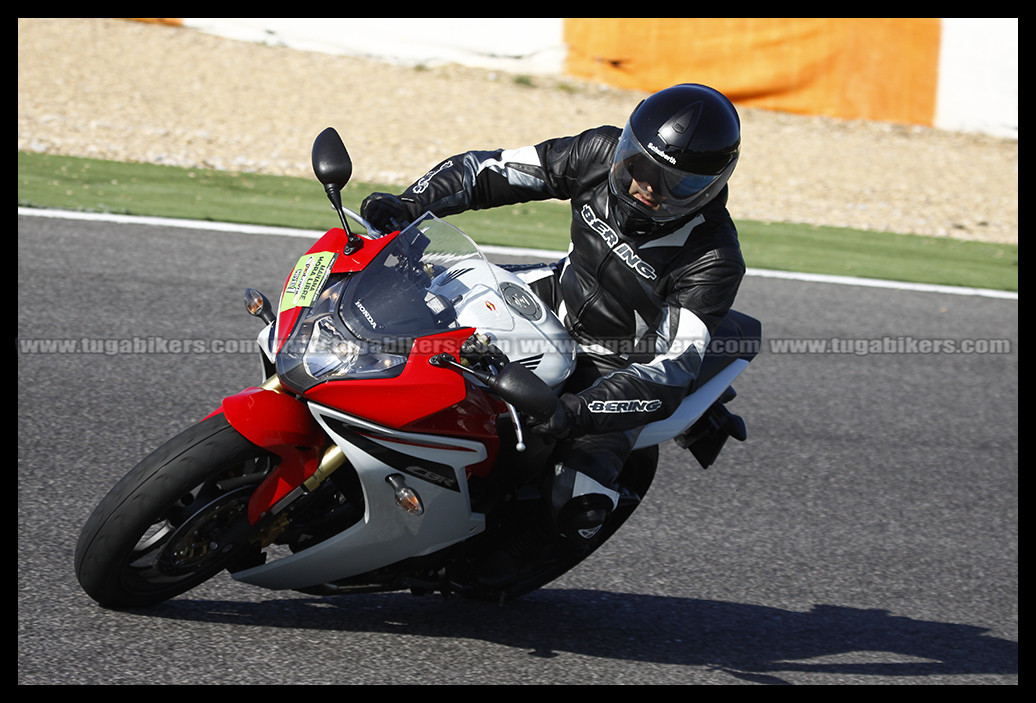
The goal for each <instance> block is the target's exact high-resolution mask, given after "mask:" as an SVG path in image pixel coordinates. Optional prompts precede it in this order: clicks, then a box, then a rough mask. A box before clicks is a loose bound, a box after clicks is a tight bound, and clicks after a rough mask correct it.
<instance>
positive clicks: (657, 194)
mask: <svg viewBox="0 0 1036 703" xmlns="http://www.w3.org/2000/svg"><path fill="white" fill-rule="evenodd" d="M662 158H664V157H662ZM726 175H729V174H727V172H726V169H724V170H722V171H721V172H720V173H714V174H694V173H688V172H686V171H681V170H680V169H678V168H676V167H675V166H668V165H666V164H663V163H660V162H659V160H658V159H656V158H655V157H653V156H651V155H650V154H649V153H648V152H647V150H646V149H645V148H644V147H643V146H641V144H640V142H639V141H638V140H637V138H636V137H635V136H634V135H633V131H632V130H631V129H630V127H629V125H627V126H626V129H624V130H623V131H622V138H621V139H620V140H619V145H618V147H617V149H616V151H615V159H614V161H613V163H612V169H611V173H610V174H609V180H610V184H611V188H612V192H613V193H615V195H617V196H618V197H620V198H622V199H623V200H625V201H626V202H628V203H631V204H632V205H633V206H634V207H636V208H637V209H638V210H640V211H641V212H642V213H644V214H645V215H648V216H649V217H650V218H651V219H653V220H656V221H659V222H662V221H665V220H673V219H676V218H679V217H683V216H684V215H687V214H689V213H691V212H694V211H695V210H697V209H698V208H699V207H701V205H702V204H703V203H704V202H705V201H707V199H708V197H709V188H710V186H712V185H713V184H715V183H716V182H717V181H719V180H720V179H721V178H723V177H724V176H726Z"/></svg>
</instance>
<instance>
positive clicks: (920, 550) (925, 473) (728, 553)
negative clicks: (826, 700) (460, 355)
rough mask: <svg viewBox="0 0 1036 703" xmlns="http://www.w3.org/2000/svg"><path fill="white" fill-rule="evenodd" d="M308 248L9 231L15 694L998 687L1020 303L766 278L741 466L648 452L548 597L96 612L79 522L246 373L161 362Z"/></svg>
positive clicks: (156, 230) (237, 587)
mask: <svg viewBox="0 0 1036 703" xmlns="http://www.w3.org/2000/svg"><path fill="white" fill-rule="evenodd" d="M308 246H309V244H308V243H307V242H305V241H304V240H300V239H297V238H293V237H272V236H255V235H244V234H225V233H214V232H208V231H195V230H189V229H181V228H165V227H158V226H148V225H131V224H111V223H99V222H80V221H69V220H61V219H41V218H33V217H22V216H19V218H18V345H19V348H18V352H17V354H18V356H17V364H18V681H19V683H21V684H299V683H309V684H641V685H643V684H657V685H665V684H668V685H674V684H677V685H679V684H684V685H687V684H699V685H701V684H763V685H768V684H792V685H804V684H1016V683H1017V680H1018V570H1017V565H1018V383H1017V380H1018V375H1017V374H1018V302H1017V300H1010V299H1007V300H1005V299H995V298H986V297H980V296H966V295H949V294H944V293H933V292H917V291H899V290H888V289H881V288H868V287H860V286H844V285H834V284H829V283H817V282H803V281H795V280H777V279H770V278H764V277H758V276H749V277H748V278H747V279H746V280H745V283H744V285H743V287H742V291H741V293H740V296H739V300H738V305H737V307H738V308H739V309H740V310H742V311H744V312H746V313H749V314H751V315H754V316H756V317H758V318H760V319H761V320H762V321H763V330H764V334H765V335H766V337H767V340H768V344H766V345H764V347H763V350H762V352H761V353H760V354H759V356H758V357H757V358H756V360H755V361H754V362H753V364H752V365H751V367H750V368H749V369H748V370H747V371H746V372H745V373H744V374H742V376H741V378H740V379H739V381H738V382H737V383H735V387H736V388H737V390H738V393H739V397H738V398H737V399H736V400H735V401H734V402H733V403H732V404H731V409H732V410H734V411H735V412H738V413H740V414H741V415H742V416H743V417H744V418H745V419H746V421H747V423H748V428H749V438H748V441H746V442H744V443H736V442H730V443H728V446H727V448H726V449H725V451H724V453H723V455H722V456H721V457H720V460H719V462H718V463H717V464H716V465H714V466H713V467H712V468H710V469H708V470H707V471H703V470H702V469H700V468H698V466H697V465H696V464H694V463H693V461H692V460H691V458H690V456H689V455H688V454H687V453H686V452H684V451H683V450H681V449H679V448H678V447H676V446H675V445H672V444H669V445H667V446H665V447H663V450H662V462H661V467H660V469H659V472H658V477H657V479H656V481H655V484H654V486H653V487H652V489H651V492H650V493H649V494H648V496H647V497H646V500H645V502H644V504H643V505H642V506H641V507H640V509H639V510H638V511H637V513H636V514H635V515H634V516H633V518H631V520H630V522H629V523H628V525H627V526H626V527H625V528H624V529H623V530H622V531H621V532H620V533H619V534H618V535H617V536H616V537H615V538H614V539H613V540H612V541H611V542H609V543H608V544H607V545H605V546H604V547H603V548H602V549H601V550H600V551H599V552H598V553H597V554H596V555H594V556H593V557H592V558H591V559H590V560H588V561H587V562H585V563H584V564H582V565H580V566H579V567H578V568H577V569H575V570H574V571H572V572H571V573H569V574H567V575H566V576H564V577H563V578H561V579H560V580H558V581H556V582H555V583H553V584H551V585H550V586H548V587H547V588H544V589H542V590H540V591H538V592H536V593H534V594H531V595H529V596H526V597H525V598H523V599H520V600H518V601H514V602H511V603H506V604H504V605H502V606H498V605H490V604H481V603H471V602H468V601H465V600H463V599H458V598H452V599H441V598H438V597H415V596H412V595H410V594H409V593H392V594H373V595H359V596H350V597H338V598H318V597H312V596H307V595H304V594H299V593H294V592H273V591H261V590H259V589H256V588H254V587H251V586H246V585H244V584H240V583H237V582H235V581H233V580H232V579H230V578H229V577H228V576H226V575H225V574H224V575H221V576H219V577H217V578H215V579H214V580H212V581H210V582H209V583H208V584H206V585H204V586H202V587H199V588H198V589H196V590H194V591H192V592H190V593H188V594H185V595H184V596H181V597H179V598H177V599H175V600H173V601H170V602H168V603H166V604H163V605H161V606H159V607H157V608H154V609H151V610H148V611H137V612H116V611H109V610H104V609H102V608H100V607H98V606H97V605H95V604H94V603H93V602H92V601H91V600H90V599H89V598H88V597H87V596H86V595H85V594H84V593H83V592H82V591H81V590H80V588H79V586H78V584H77V583H76V580H75V576H74V573H73V566H72V559H73V552H74V549H75V541H76V537H77V535H78V532H79V530H80V528H81V527H82V525H83V522H84V521H85V520H86V518H87V516H88V515H89V513H90V511H91V510H92V509H93V507H94V505H96V503H97V502H98V501H99V500H100V499H101V497H102V496H103V495H104V494H105V493H106V492H107V491H108V489H109V488H110V487H111V486H112V485H113V484H114V483H115V481H116V480H117V479H118V478H119V477H121V476H122V475H123V474H124V473H125V472H126V471H127V470H128V469H129V468H130V467H131V466H132V465H133V464H134V463H135V462H136V461H137V460H138V459H140V458H141V457H142V456H143V455H145V454H146V453H147V452H149V451H150V450H151V449H153V448H154V447H155V446H157V445H158V444H159V443H160V442H161V441H163V440H165V439H167V438H168V437H169V436H171V435H173V434H174V433H176V432H177V431H179V430H180V429H182V428H184V427H185V426H186V425H188V424H191V423H192V422H194V421H195V420H197V419H199V418H200V417H202V416H203V415H205V414H206V413H208V412H209V411H210V410H211V409H213V408H214V407H215V406H216V405H217V404H218V403H219V400H220V399H221V398H222V397H223V396H225V395H228V394H231V393H233V392H236V391H237V390H239V389H240V388H242V387H245V386H248V385H253V384H255V382H256V377H257V375H258V361H257V360H256V357H255V356H254V354H253V353H251V352H244V351H242V352H239V353H210V352H207V351H203V352H200V353H196V352H193V351H188V352H186V353H175V350H174V349H173V348H172V347H171V345H169V341H170V340H185V339H186V340H251V339H254V337H255V334H256V333H257V331H258V323H257V322H256V321H255V320H254V319H252V318H250V317H249V316H248V315H247V314H246V313H245V312H244V309H243V304H242V302H241V301H242V296H241V293H242V290H243V289H244V288H245V287H246V286H255V287H258V288H260V289H262V290H265V291H268V292H276V291H279V289H280V287H281V285H282V284H283V277H284V275H285V274H286V273H287V272H288V271H289V270H290V268H291V266H292V265H293V264H294V262H295V261H296V259H297V258H298V256H299V255H301V253H303V252H304V251H305V249H306V248H308ZM27 340H88V341H87V343H88V344H90V345H93V346H92V347H91V348H90V349H84V348H79V349H77V350H69V349H65V350H64V351H54V350H52V351H50V352H47V351H44V350H43V349H42V348H40V347H36V348H35V349H33V348H32V347H31V344H29V343H28V342H27ZM98 340H99V341H98ZM106 340H115V341H106ZM126 340H131V341H129V342H127V341H126ZM140 340H144V341H143V342H141V341H140ZM147 340H151V341H150V344H151V346H150V348H148V347H147V346H146V345H147V344H148V342H147ZM773 340H777V341H778V342H779V341H780V340H814V341H813V342H812V343H813V344H820V343H824V344H827V345H828V347H829V348H828V349H827V350H826V351H820V350H819V349H816V348H814V349H812V350H802V349H799V350H798V352H796V351H795V350H792V349H788V348H784V349H778V348H776V347H771V346H769V343H771V342H772V341H773ZM815 340H826V341H823V342H816V341H815ZM838 340H842V341H838ZM845 340H851V341H845ZM856 340H863V342H859V341H856ZM889 340H891V341H889ZM923 340H928V342H927V344H929V345H932V344H935V343H939V344H944V343H945V340H953V341H954V342H955V343H956V344H957V346H958V347H960V346H963V345H964V344H972V343H974V345H976V346H980V347H985V348H986V351H987V352H988V351H989V350H988V348H989V347H990V346H993V345H994V343H996V344H999V342H996V340H1007V341H1006V344H1007V349H1006V350H1004V349H996V350H995V351H992V352H989V353H955V352H953V351H950V350H948V349H946V348H945V346H944V347H943V348H942V349H940V350H939V351H937V352H931V351H927V352H926V350H925V348H924V346H923ZM133 343H136V344H137V345H138V348H139V349H140V350H139V351H136V350H134V349H125V348H124V349H123V350H122V351H121V352H119V353H105V351H118V349H117V347H118V345H120V344H122V345H126V344H133ZM106 344H108V345H109V346H108V347H105V345H106ZM141 344H143V345H145V346H144V347H141V346H140V345H141ZM837 344H841V345H842V346H840V347H836V348H834V349H832V348H831V345H837ZM98 345H99V346H98ZM163 345H164V346H163ZM897 345H898V346H897ZM224 346H225V347H226V346H232V344H231V345H224ZM245 346H246V345H245Z"/></svg>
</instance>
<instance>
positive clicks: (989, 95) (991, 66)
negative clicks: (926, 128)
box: [935, 17, 1018, 139]
mask: <svg viewBox="0 0 1036 703" xmlns="http://www.w3.org/2000/svg"><path fill="white" fill-rule="evenodd" d="M935 126H936V127H939V128H940V129H950V130H956V131H963V132H985V133H988V134H993V135H996V136H1000V137H1013V138H1015V139H1017V138H1018V18H1017V17H947V18H943V21H942V46H941V47H940V51H939V90H938V93H937V95H936V112H935Z"/></svg>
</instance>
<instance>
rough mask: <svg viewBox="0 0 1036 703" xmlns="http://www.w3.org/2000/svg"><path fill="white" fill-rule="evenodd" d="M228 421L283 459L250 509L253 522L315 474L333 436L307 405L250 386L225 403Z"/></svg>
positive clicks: (261, 488) (250, 505)
mask: <svg viewBox="0 0 1036 703" xmlns="http://www.w3.org/2000/svg"><path fill="white" fill-rule="evenodd" d="M221 410H222V412H223V414H224V415H225V416H226V418H227V421H228V422H230V424H231V425H232V426H233V427H234V429H236V430H237V431H238V432H240V433H241V435H242V436H243V437H244V438H245V439H247V440H248V441H250V442H251V443H252V444H255V445H257V446H260V447H263V448H264V449H267V450H269V451H271V452H273V453H274V454H276V455H277V456H278V457H279V458H280V462H278V464H277V468H276V469H275V470H274V472H273V473H272V474H271V475H270V476H268V477H267V478H266V479H265V480H264V481H263V483H262V484H260V486H259V488H257V489H256V491H255V493H253V494H252V498H251V501H250V502H249V505H248V520H249V522H251V523H253V524H254V523H255V522H256V521H257V520H258V519H259V518H260V517H261V516H262V515H263V513H265V512H266V511H268V510H269V509H270V507H272V506H273V505H274V504H276V503H277V501H278V500H280V499H281V498H283V497H284V496H285V495H287V494H288V493H289V492H291V491H292V490H293V489H294V488H295V487H296V486H298V485H299V484H301V483H302V482H303V481H305V480H306V479H307V478H309V477H310V476H312V475H313V473H314V472H315V471H316V469H317V466H318V465H319V464H320V457H321V453H322V451H323V448H324V445H325V444H326V443H327V435H326V434H325V433H324V431H323V429H321V427H320V425H319V424H317V421H316V420H315V419H313V415H312V414H311V413H310V412H309V408H307V407H306V405H305V403H302V402H301V401H299V400H297V399H296V398H294V397H292V396H290V395H286V394H284V393H278V392H277V391H271V390H264V389H262V388H247V389H245V390H243V391H241V392H240V393H238V394H237V395H232V396H230V397H229V398H225V399H224V400H223V406H222V407H221Z"/></svg>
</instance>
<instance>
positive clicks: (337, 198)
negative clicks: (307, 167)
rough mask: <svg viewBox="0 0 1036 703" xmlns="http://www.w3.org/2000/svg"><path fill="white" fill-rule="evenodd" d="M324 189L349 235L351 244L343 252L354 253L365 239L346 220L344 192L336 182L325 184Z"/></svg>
mask: <svg viewBox="0 0 1036 703" xmlns="http://www.w3.org/2000/svg"><path fill="white" fill-rule="evenodd" d="M324 190H325V191H326V192H327V198H328V200H330V201H331V205H333V206H334V208H335V212H337V213H338V218H339V219H340V220H341V221H342V229H344V230H345V234H346V235H347V236H348V237H349V244H348V246H347V247H345V249H344V250H343V252H342V253H343V254H352V253H353V252H354V251H357V250H359V249H360V247H362V246H363V240H362V239H360V238H359V237H358V236H357V235H356V234H355V233H354V232H353V231H352V230H351V229H349V222H348V221H347V220H346V217H345V210H344V209H343V208H342V192H341V190H339V188H338V186H337V185H336V184H334V183H328V184H327V185H325V186H324Z"/></svg>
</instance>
